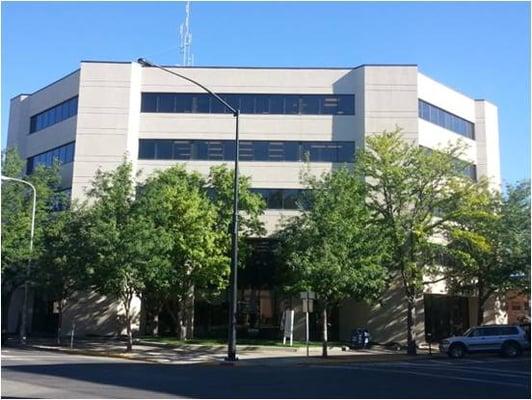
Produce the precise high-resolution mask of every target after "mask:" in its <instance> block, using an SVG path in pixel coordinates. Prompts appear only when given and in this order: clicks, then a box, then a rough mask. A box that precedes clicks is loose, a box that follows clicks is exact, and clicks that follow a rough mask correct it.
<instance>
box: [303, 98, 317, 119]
mask: <svg viewBox="0 0 532 400" xmlns="http://www.w3.org/2000/svg"><path fill="white" fill-rule="evenodd" d="M320 97H321V96H307V95H303V96H301V114H310V115H317V114H319V113H320Z"/></svg>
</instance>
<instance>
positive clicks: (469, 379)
mask: <svg viewBox="0 0 532 400" xmlns="http://www.w3.org/2000/svg"><path fill="white" fill-rule="evenodd" d="M312 367H314V368H335V369H355V370H366V371H382V372H394V373H397V374H410V375H419V376H429V377H432V378H439V379H450V380H458V381H467V382H479V383H489V384H492V385H501V386H516V387H526V388H528V387H529V385H523V384H520V383H510V382H499V381H492V380H486V379H477V378H465V377H463V376H449V375H436V374H430V373H427V372H417V371H416V372H414V371H406V370H396V369H392V368H375V367H370V368H364V367H355V366H339V365H338V366H336V365H330V366H325V365H324V366H317V365H316V366H312Z"/></svg>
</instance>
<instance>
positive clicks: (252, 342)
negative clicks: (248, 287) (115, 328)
mask: <svg viewBox="0 0 532 400" xmlns="http://www.w3.org/2000/svg"><path fill="white" fill-rule="evenodd" d="M139 339H140V340H146V341H150V342H157V343H162V344H168V345H173V346H180V345H187V344H199V345H204V346H223V345H226V344H227V339H191V340H178V339H176V338H174V337H171V336H143V337H141V338H139ZM237 344H238V345H247V346H274V347H290V346H289V345H288V344H286V345H283V342H282V341H280V340H268V339H238V338H237ZM341 345H342V343H340V342H329V346H341ZM305 346H306V344H305V342H301V341H294V342H293V345H292V347H305ZM310 346H312V347H321V342H310Z"/></svg>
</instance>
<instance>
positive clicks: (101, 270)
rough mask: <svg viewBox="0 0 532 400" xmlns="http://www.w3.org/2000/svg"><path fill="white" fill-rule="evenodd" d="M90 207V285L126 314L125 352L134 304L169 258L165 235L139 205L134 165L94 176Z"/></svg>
mask: <svg viewBox="0 0 532 400" xmlns="http://www.w3.org/2000/svg"><path fill="white" fill-rule="evenodd" d="M87 194H88V201H89V202H90V203H91V206H90V211H89V213H90V217H89V221H90V222H89V224H88V226H87V240H86V241H85V243H84V245H85V246H87V247H88V248H89V249H90V253H91V254H92V257H91V258H90V259H89V260H88V262H87V266H88V268H89V270H91V271H92V274H91V283H92V284H93V285H94V287H95V288H96V290H97V291H98V292H100V293H101V294H104V295H107V296H111V297H113V298H118V299H119V300H120V301H121V303H122V305H123V307H124V313H125V326H126V332H127V339H128V340H127V345H126V348H127V351H131V349H132V346H133V334H132V328H131V324H132V319H133V317H134V315H133V312H132V309H131V305H132V300H133V297H134V296H140V295H141V294H142V293H143V291H144V290H145V288H146V283H147V282H148V281H149V280H150V279H152V278H153V276H154V275H156V274H157V271H158V269H159V268H160V266H161V265H163V266H164V264H165V262H166V260H165V258H164V257H163V256H162V254H164V252H165V251H166V250H167V247H168V246H169V243H168V242H167V241H165V238H166V236H165V235H163V234H162V232H161V231H160V230H159V229H157V227H155V226H154V224H153V223H152V221H151V220H150V219H149V218H148V217H147V216H145V215H143V214H142V212H138V210H139V208H138V207H137V205H136V203H135V198H134V196H135V181H134V177H133V173H132V165H131V163H129V162H127V161H124V162H123V163H122V164H120V165H119V166H118V167H117V168H116V169H115V170H113V171H108V172H103V171H101V170H98V171H97V172H96V175H95V178H94V181H93V183H92V186H91V188H90V190H89V191H88V193H87Z"/></svg>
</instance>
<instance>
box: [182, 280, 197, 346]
mask: <svg viewBox="0 0 532 400" xmlns="http://www.w3.org/2000/svg"><path fill="white" fill-rule="evenodd" d="M194 302H195V296H194V285H191V286H190V288H189V290H188V293H187V297H186V300H185V304H184V307H185V324H186V327H185V339H193V338H194Z"/></svg>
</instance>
